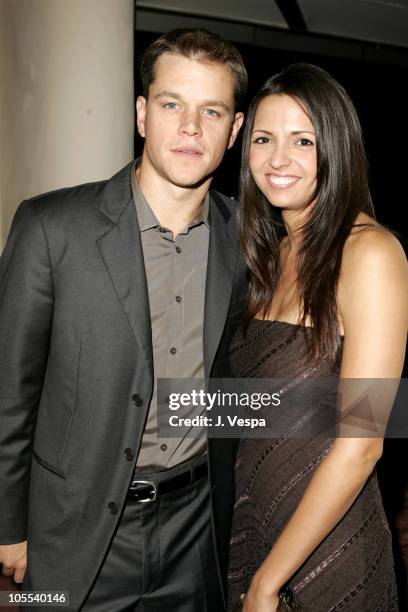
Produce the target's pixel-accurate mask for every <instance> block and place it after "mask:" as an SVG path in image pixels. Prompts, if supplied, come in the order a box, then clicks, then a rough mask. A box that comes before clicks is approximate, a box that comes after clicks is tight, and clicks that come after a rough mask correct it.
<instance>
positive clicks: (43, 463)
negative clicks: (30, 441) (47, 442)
mask: <svg viewBox="0 0 408 612" xmlns="http://www.w3.org/2000/svg"><path fill="white" fill-rule="evenodd" d="M33 458H34V460H35V461H36V462H37V463H39V464H40V465H41V466H42V467H43V468H44V469H46V470H48V471H49V472H52V473H53V474H55V475H56V476H59V478H63V479H64V480H65V476H64V474H63V473H62V472H60V471H59V470H57V469H56V468H55V467H54V466H53V465H50V464H49V463H48V462H47V461H44V459H41V457H40V456H39V455H37V453H36V452H34V451H33Z"/></svg>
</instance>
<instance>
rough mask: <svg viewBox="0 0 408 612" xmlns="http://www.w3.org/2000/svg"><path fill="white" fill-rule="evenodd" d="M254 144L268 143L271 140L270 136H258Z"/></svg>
mask: <svg viewBox="0 0 408 612" xmlns="http://www.w3.org/2000/svg"><path fill="white" fill-rule="evenodd" d="M253 142H254V144H266V143H267V142H269V138H268V137H267V136H258V137H257V138H255V139H254V140H253Z"/></svg>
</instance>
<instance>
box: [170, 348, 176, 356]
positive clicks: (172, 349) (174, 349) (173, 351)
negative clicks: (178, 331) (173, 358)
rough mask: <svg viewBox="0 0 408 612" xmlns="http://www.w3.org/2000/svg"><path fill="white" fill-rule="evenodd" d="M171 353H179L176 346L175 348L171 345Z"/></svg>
mask: <svg viewBox="0 0 408 612" xmlns="http://www.w3.org/2000/svg"><path fill="white" fill-rule="evenodd" d="M170 353H171V354H172V355H175V354H176V353H177V349H176V348H174V346H172V347H171V349H170Z"/></svg>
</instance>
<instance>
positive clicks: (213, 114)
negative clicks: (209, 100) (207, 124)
mask: <svg viewBox="0 0 408 612" xmlns="http://www.w3.org/2000/svg"><path fill="white" fill-rule="evenodd" d="M204 112H205V113H206V114H207V115H208V116H209V117H219V116H220V113H218V112H217V111H216V110H214V109H213V108H206V109H205V111H204Z"/></svg>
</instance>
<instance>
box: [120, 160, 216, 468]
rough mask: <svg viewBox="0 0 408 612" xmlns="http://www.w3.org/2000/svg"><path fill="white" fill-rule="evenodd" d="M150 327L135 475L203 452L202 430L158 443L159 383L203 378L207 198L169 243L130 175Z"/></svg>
mask: <svg viewBox="0 0 408 612" xmlns="http://www.w3.org/2000/svg"><path fill="white" fill-rule="evenodd" d="M131 182H132V190H133V197H134V201H135V206H136V212H137V217H138V221H139V226H140V232H141V240H142V248H143V256H144V264H145V269H146V278H147V286H148V292H149V304H150V317H151V323H152V345H153V367H154V386H153V396H152V401H151V404H150V407H149V414H148V419H147V423H146V427H145V430H144V433H143V438H142V445H141V449H140V453H139V457H138V461H137V466H136V470H137V472H155V471H160V470H163V469H166V468H170V467H173V466H174V465H177V464H180V463H182V462H184V461H188V460H189V459H191V458H193V457H195V456H197V455H200V454H202V453H204V452H205V450H206V447H207V442H206V435H205V431H204V430H201V431H199V432H198V433H197V435H196V436H195V437H187V436H186V437H183V438H159V437H158V427H157V379H158V378H200V379H204V361H203V326H204V297H205V279H206V273H207V259H208V245H209V234H210V226H209V217H208V211H209V195H208V194H207V196H206V199H205V201H204V205H203V208H202V212H201V215H200V217H198V218H197V219H195V220H194V221H193V222H192V223H190V225H188V227H186V229H185V230H184V231H183V232H182V233H181V234H178V235H177V236H176V238H173V234H172V232H171V231H170V230H168V229H166V228H164V227H161V226H160V224H159V222H158V220H157V219H156V217H155V215H154V213H153V211H152V209H151V208H150V206H149V204H148V203H147V201H146V199H145V197H144V195H143V193H142V190H141V189H140V186H139V184H138V181H137V178H136V175H135V166H133V167H132V170H131ZM194 431H195V432H196V431H197V429H196V428H195V430H194Z"/></svg>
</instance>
